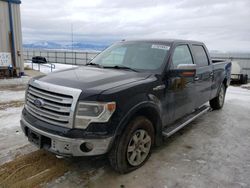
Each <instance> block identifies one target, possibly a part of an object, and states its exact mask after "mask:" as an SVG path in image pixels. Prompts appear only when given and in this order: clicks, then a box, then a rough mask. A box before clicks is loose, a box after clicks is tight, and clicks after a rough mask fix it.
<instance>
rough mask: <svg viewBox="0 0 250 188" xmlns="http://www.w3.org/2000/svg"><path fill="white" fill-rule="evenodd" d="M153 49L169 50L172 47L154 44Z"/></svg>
mask: <svg viewBox="0 0 250 188" xmlns="http://www.w3.org/2000/svg"><path fill="white" fill-rule="evenodd" d="M151 48H155V49H160V50H169V48H170V46H166V45H161V44H152V46H151Z"/></svg>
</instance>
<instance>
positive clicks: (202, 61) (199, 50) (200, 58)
mask: <svg viewBox="0 0 250 188" xmlns="http://www.w3.org/2000/svg"><path fill="white" fill-rule="evenodd" d="M193 52H194V58H195V62H196V64H197V66H199V67H204V66H208V64H209V63H208V58H207V54H206V52H205V50H204V48H203V46H200V45H193Z"/></svg>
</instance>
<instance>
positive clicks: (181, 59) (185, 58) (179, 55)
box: [172, 45, 193, 68]
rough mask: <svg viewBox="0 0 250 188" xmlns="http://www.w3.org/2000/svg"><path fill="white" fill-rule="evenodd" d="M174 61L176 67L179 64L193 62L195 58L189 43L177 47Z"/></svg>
mask: <svg viewBox="0 0 250 188" xmlns="http://www.w3.org/2000/svg"><path fill="white" fill-rule="evenodd" d="M172 62H173V65H174V68H176V67H177V66H178V65H179V64H193V59H192V56H191V53H190V50H189V48H188V46H187V45H180V46H177V47H176V48H175V50H174V54H173V58H172Z"/></svg>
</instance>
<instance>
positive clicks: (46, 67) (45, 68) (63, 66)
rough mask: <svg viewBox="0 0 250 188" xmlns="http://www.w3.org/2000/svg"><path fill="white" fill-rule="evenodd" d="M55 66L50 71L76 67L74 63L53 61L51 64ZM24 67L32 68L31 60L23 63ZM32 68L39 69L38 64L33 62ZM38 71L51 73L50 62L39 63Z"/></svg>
mask: <svg viewBox="0 0 250 188" xmlns="http://www.w3.org/2000/svg"><path fill="white" fill-rule="evenodd" d="M53 65H55V67H54V68H53V69H52V72H55V71H59V70H65V69H70V68H73V67H78V66H76V65H66V64H60V63H55V64H53ZM24 67H28V68H30V69H31V68H32V64H31V62H26V63H24ZM33 69H34V70H38V71H39V66H38V64H36V63H33ZM40 72H42V73H44V74H48V73H51V65H50V64H41V65H40Z"/></svg>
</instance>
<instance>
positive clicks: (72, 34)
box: [71, 23, 74, 57]
mask: <svg viewBox="0 0 250 188" xmlns="http://www.w3.org/2000/svg"><path fill="white" fill-rule="evenodd" d="M73 43H74V33H73V23H71V50H72V57H73V51H74V46H73Z"/></svg>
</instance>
